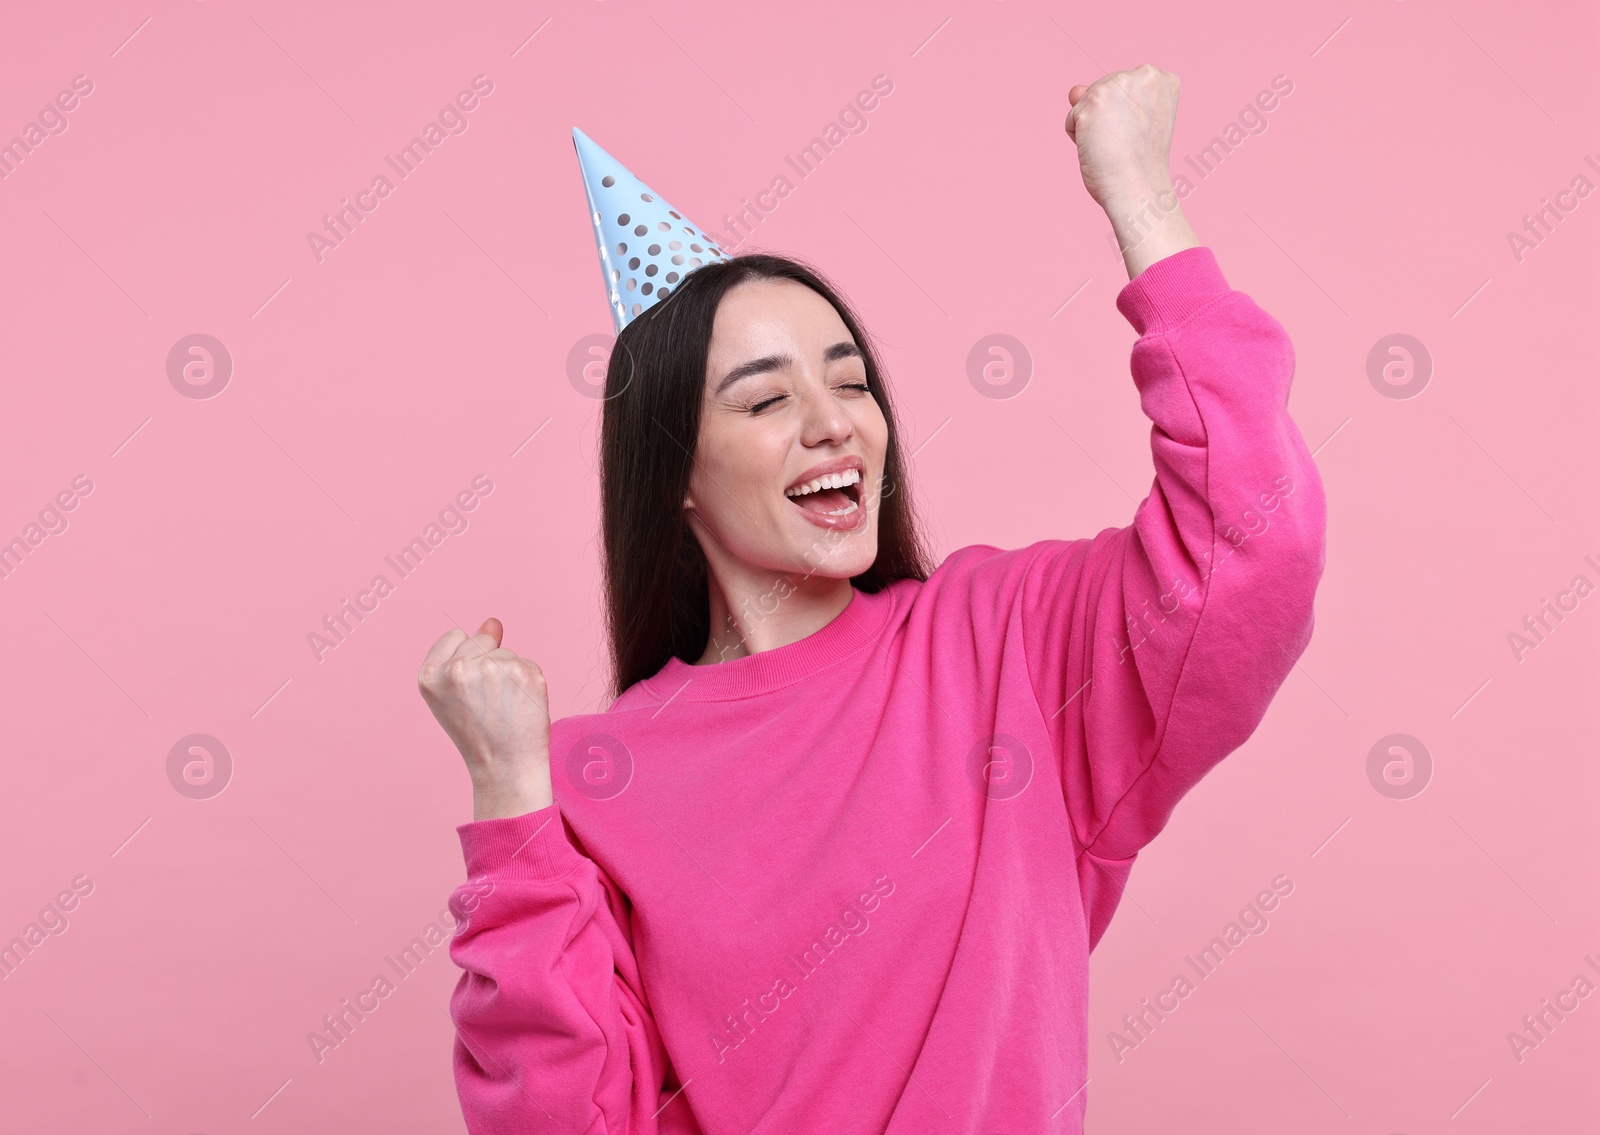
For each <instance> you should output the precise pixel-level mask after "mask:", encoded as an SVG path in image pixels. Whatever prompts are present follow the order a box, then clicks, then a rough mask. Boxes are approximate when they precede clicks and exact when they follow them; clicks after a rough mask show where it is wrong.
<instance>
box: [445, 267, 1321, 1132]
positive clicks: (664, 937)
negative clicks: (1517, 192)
mask: <svg viewBox="0 0 1600 1135" xmlns="http://www.w3.org/2000/svg"><path fill="white" fill-rule="evenodd" d="M1117 308H1118V310H1119V311H1121V312H1122V314H1123V315H1124V316H1125V317H1126V318H1127V320H1128V321H1129V322H1130V323H1131V324H1132V325H1133V327H1134V330H1135V331H1137V332H1138V334H1139V339H1138V341H1137V342H1136V343H1135V344H1134V346H1133V357H1132V369H1133V380H1134V383H1135V385H1137V387H1138V389H1139V395H1140V402H1141V405H1142V407H1143V409H1144V412H1145V413H1146V414H1147V415H1149V417H1150V419H1151V420H1152V422H1153V423H1154V427H1153V428H1152V430H1151V435H1150V444H1151V449H1152V451H1153V455H1154V458H1155V473H1156V476H1155V483H1154V484H1153V486H1152V487H1151V490H1150V494H1149V496H1147V497H1146V498H1145V499H1144V501H1142V502H1141V503H1140V505H1139V506H1138V508H1137V509H1136V510H1135V513H1134V518H1133V524H1132V526H1131V527H1127V528H1107V529H1105V530H1104V531H1102V532H1100V533H1099V534H1098V535H1096V536H1094V537H1093V538H1092V539H1079V540H1041V541H1039V542H1038V543H1036V544H1031V545H1029V546H1028V547H1025V548H1018V549H1015V550H1011V551H1002V550H1000V549H998V548H993V547H989V546H986V545H974V546H971V547H966V548H962V549H960V550H959V551H957V552H955V553H953V554H952V555H951V556H950V557H949V558H948V559H946V560H945V561H944V563H943V564H942V565H940V567H939V568H938V570H937V571H936V572H934V574H933V576H932V577H931V578H930V579H929V580H928V581H927V582H925V583H919V582H917V581H914V580H905V581H901V582H899V583H896V584H893V585H892V586H890V587H888V588H886V589H885V590H883V591H882V592H880V593H878V594H875V595H868V594H865V593H863V592H860V591H857V592H856V593H855V594H854V595H853V597H852V599H851V601H850V604H849V606H847V607H846V608H845V609H844V611H843V613H842V614H840V615H839V616H838V617H837V618H836V619H834V620H833V621H832V622H831V623H829V624H828V625H827V626H825V627H823V628H822V629H821V630H820V631H817V632H816V633H815V634H813V635H811V636H809V637H807V638H804V639H801V640H800V641H798V642H794V643H791V644H789V645H787V646H783V647H779V648H778V649H775V650H769V651H765V652H762V653H759V654H755V655H751V656H748V657H744V658H737V659H733V660H730V661H726V662H722V663H719V664H716V665H711V666H694V665H689V664H687V663H684V662H682V661H680V660H677V659H674V660H672V661H670V662H668V663H667V665H666V666H665V667H663V668H662V670H661V671H660V672H659V673H658V674H656V675H655V676H654V677H652V678H650V679H648V680H646V681H643V682H639V683H638V684H636V685H634V686H633V687H632V688H630V689H628V690H627V691H625V692H624V693H623V695H622V696H621V697H620V698H619V699H618V700H617V701H616V702H615V703H614V704H613V705H612V706H611V708H610V709H609V710H607V711H606V712H604V713H599V714H588V715H580V716H575V717H568V718H565V719H563V720H560V721H557V722H555V723H554V726H553V729H552V735H551V769H552V779H553V781H554V786H555V801H556V802H555V803H554V804H552V805H551V806H550V807H548V808H544V809H541V810H540V811H537V812H533V813H530V814H528V815H525V816H517V817H514V818H508V819H496V820H484V821H480V822H475V823H468V824H463V825H461V826H460V827H459V828H458V829H457V830H458V832H459V834H460V837H461V846H462V851H463V853H464V855H465V859H466V869H467V872H468V875H469V880H468V881H467V882H466V883H465V884H463V885H462V886H461V887H460V888H458V889H457V890H456V891H455V892H454V894H453V895H452V896H451V899H450V906H451V909H452V911H453V912H454V913H455V914H456V916H457V917H458V918H460V919H462V920H463V925H462V926H461V927H460V928H459V929H458V931H457V933H456V936H455V938H454V940H453V941H452V943H451V947H450V955H451V957H452V958H454V959H455V961H456V963H457V964H458V965H459V966H461V968H462V969H463V970H464V971H465V972H464V973H463V974H462V975H461V978H460V981H459V984H458V985H457V987H456V990H455V993H454V995H453V996H452V999H451V1003H450V1011H451V1016H452V1017H453V1019H454V1021H455V1024H456V1028H457V1040H456V1045H455V1055H454V1061H455V1076H456V1085H457V1089H458V1092H459V1094H460V1099H461V1107H462V1111H463V1114H464V1115H465V1118H466V1123H467V1128H468V1130H469V1131H471V1132H473V1133H474V1135H480V1133H490V1132H495V1133H499V1132H524V1131H526V1132H589V1133H601V1132H605V1133H621V1132H629V1133H644V1132H703V1133H705V1135H744V1133H745V1132H752V1131H759V1132H771V1133H774V1135H776V1133H783V1135H791V1133H794V1132H805V1131H827V1132H830V1133H839V1135H856V1133H859V1135H869V1133H871V1135H877V1133H879V1132H888V1133H890V1135H927V1133H929V1132H951V1133H955V1132H971V1133H981V1135H989V1133H992V1132H996V1131H1006V1132H1014V1133H1017V1132H1044V1131H1050V1132H1080V1131H1082V1129H1083V1116H1084V1110H1085V1101H1086V1098H1087V1097H1086V1095H1085V1092H1084V1088H1085V1082H1086V1081H1087V1079H1088V1071H1087V1069H1088V1054H1087V1050H1086V1048H1087V1032H1088V1029H1087V1007H1088V988H1089V973H1088V965H1089V951H1090V950H1091V949H1092V948H1093V947H1094V945H1095V943H1096V942H1097V941H1099V939H1100V936H1101V935H1102V934H1103V933H1105V929H1106V924H1107V923H1108V922H1109V921H1110V918H1111V915H1112V912H1113V911H1114V910H1115V909H1116V907H1117V902H1118V899H1119V898H1120V896H1121V893H1122V888H1123V886H1124V885H1125V884H1126V882H1127V879H1128V873H1129V871H1130V870H1131V869H1132V867H1133V861H1134V856H1135V855H1136V854H1137V853H1138V852H1139V849H1140V848H1142V847H1144V845H1145V844H1147V843H1148V842H1150V840H1151V839H1152V838H1154V836H1155V835H1156V833H1157V832H1159V831H1160V830H1161V828H1162V826H1163V825H1164V824H1165V823H1166V821H1167V817H1168V816H1169V815H1170V814H1171V812H1172V809H1173V806H1174V805H1176V804H1177V802H1178V800H1179V798H1181V797H1182V796H1183V794H1184V793H1185V792H1187V791H1188V790H1189V789H1190V788H1191V787H1192V786H1193V785H1194V784H1195V782H1196V781H1198V780H1199V779H1200V777H1202V776H1203V775H1205V772H1206V770H1208V769H1209V768H1211V767H1212V766H1213V765H1214V764H1216V763H1217V762H1218V761H1220V760H1221V759H1222V758H1223V757H1225V756H1226V755H1227V754H1228V753H1230V752H1231V751H1233V750H1234V749H1235V748H1237V747H1238V746H1239V745H1240V744H1241V743H1242V742H1243V741H1244V740H1245V739H1246V738H1248V737H1249V736H1250V734H1251V732H1252V731H1253V730H1254V729H1255V727H1256V725H1257V724H1258V723H1259V722H1260V721H1261V718H1262V715H1263V714H1264V713H1265V712H1266V709H1267V705H1268V703H1269V702H1270V701H1271V700H1272V696H1273V694H1274V693H1275V692H1276V691H1277V689H1278V686H1279V685H1280V683H1282V681H1283V680H1284V678H1285V677H1286V676H1287V675H1288V672H1289V668H1290V666H1291V665H1292V664H1293V663H1294V661H1295V659H1296V658H1298V657H1299V655H1300V653H1301V651H1302V650H1303V649H1304V648H1305V646H1306V643H1307V641H1308V640H1309V638H1310V635H1311V627H1312V598H1313V595H1314V593H1315V591H1316V586H1317V582H1318V580H1319V579H1320V578H1321V575H1322V566H1323V539H1324V529H1325V526H1326V525H1325V506H1324V500H1323V495H1322V485H1321V482H1320V480H1319V479H1318V476H1317V471H1316V467H1315V466H1314V465H1313V464H1312V461H1311V457H1310V454H1309V453H1308V452H1307V450H1306V445H1305V442H1304V441H1303V440H1302V438H1301V436H1300V433H1299V431H1298V430H1297V429H1296V427H1295V425H1294V422H1293V421H1291V420H1290V418H1289V414H1288V409H1287V404H1288V396H1289V381H1290V377H1291V375H1292V372H1293V369H1294V353H1293V349H1292V347H1291V346H1290V343H1289V339H1288V337H1287V335H1286V334H1285V332H1284V330H1283V328H1282V326H1280V325H1279V324H1278V322H1277V321H1276V320H1274V319H1273V318H1272V317H1271V316H1270V315H1268V314H1266V313H1265V312H1264V311H1262V310H1261V309H1260V308H1259V307H1257V306H1256V304H1255V303H1254V302H1253V301H1252V300H1251V299H1250V297H1249V296H1247V295H1245V294H1244V293H1243V292H1236V291H1232V290H1230V289H1229V287H1228V285H1227V283H1226V281H1225V280H1224V279H1223V277H1222V274H1221V272H1220V271H1219V269H1218V267H1217V263H1216V260H1215V259H1214V257H1213V255H1212V253H1211V250H1210V249H1208V248H1204V247H1201V248H1192V249H1187V250H1185V251H1183V252H1179V253H1177V254H1175V255H1173V256H1169V257H1167V258H1166V259H1164V260H1161V261H1159V262H1158V263H1156V264H1154V265H1152V266H1151V267H1149V268H1147V269H1146V270H1145V271H1144V272H1143V273H1141V274H1140V275H1139V277H1138V278H1137V279H1135V280H1133V281H1132V282H1130V283H1129V284H1128V285H1127V286H1126V287H1124V288H1123V289H1122V291H1121V292H1120V293H1119V294H1118V296H1117ZM1038 497H1039V500H1040V503H1041V505H1043V506H1045V507H1048V505H1049V501H1050V497H1051V493H1050V492H1048V491H1039V493H1038Z"/></svg>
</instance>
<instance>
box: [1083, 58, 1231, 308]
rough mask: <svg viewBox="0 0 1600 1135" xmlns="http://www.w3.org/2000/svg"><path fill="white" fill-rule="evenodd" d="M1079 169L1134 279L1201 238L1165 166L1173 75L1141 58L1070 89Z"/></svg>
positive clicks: (1174, 100) (1173, 108)
mask: <svg viewBox="0 0 1600 1135" xmlns="http://www.w3.org/2000/svg"><path fill="white" fill-rule="evenodd" d="M1067 101H1068V102H1069V103H1071V104H1072V109H1071V110H1070V111H1068V112H1067V121H1066V131H1067V137H1069V138H1071V139H1072V142H1073V144H1074V145H1075V146H1077V148H1078V170H1079V172H1080V173H1081V174H1082V175H1083V187H1084V188H1085V189H1087V190H1088V191H1089V196H1091V197H1093V198H1094V199H1095V201H1096V202H1097V203H1098V204H1099V205H1100V207H1101V208H1102V209H1104V210H1105V211H1106V216H1107V217H1108V218H1109V219H1110V221H1111V227H1112V229H1113V230H1114V231H1115V232H1116V235H1117V246H1118V248H1120V249H1121V251H1122V254H1123V260H1124V261H1125V262H1126V263H1127V266H1128V277H1129V278H1130V279H1132V278H1133V277H1135V276H1137V275H1138V274H1139V273H1140V272H1142V271H1144V270H1145V268H1147V267H1149V266H1150V265H1151V264H1154V263H1155V262H1156V261H1157V260H1161V259H1164V258H1165V257H1168V256H1171V255H1172V254H1173V253H1175V252H1180V251H1182V250H1183V249H1185V248H1193V247H1194V246H1195V245H1198V244H1199V243H1200V241H1199V239H1198V238H1197V237H1196V236H1195V235H1194V230H1193V229H1192V228H1191V227H1190V226H1189V222H1188V220H1187V218H1185V217H1184V215H1183V211H1182V210H1181V209H1180V208H1178V199H1177V195H1176V194H1175V193H1174V191H1173V187H1172V171H1171V167H1170V162H1171V151H1172V127H1173V124H1174V122H1176V120H1177V117H1178V76H1176V75H1174V74H1173V73H1172V72H1171V71H1162V70H1161V69H1159V68H1157V67H1152V66H1151V65H1150V64H1148V63H1146V64H1143V65H1142V66H1139V67H1135V68H1133V69H1132V70H1131V71H1113V72H1111V74H1109V75H1104V76H1102V77H1101V78H1099V79H1096V80H1095V81H1094V82H1092V83H1090V84H1088V85H1087V86H1085V85H1084V84H1082V83H1079V84H1078V85H1077V86H1075V87H1073V88H1072V89H1071V90H1070V91H1068V92H1067Z"/></svg>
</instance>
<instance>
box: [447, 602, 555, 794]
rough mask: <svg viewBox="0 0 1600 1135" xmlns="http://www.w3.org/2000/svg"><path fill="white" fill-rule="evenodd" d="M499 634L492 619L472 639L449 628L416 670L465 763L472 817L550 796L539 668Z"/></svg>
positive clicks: (547, 713) (547, 721)
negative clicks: (501, 641)
mask: <svg viewBox="0 0 1600 1135" xmlns="http://www.w3.org/2000/svg"><path fill="white" fill-rule="evenodd" d="M504 633H505V629H504V628H503V627H502V626H501V625H500V620H499V619H492V618H491V619H485V620H484V622H483V626H481V627H479V628H478V633H477V634H475V635H473V636H472V637H471V638H468V637H467V634H466V632H465V631H463V630H461V629H460V628H459V627H456V628H452V629H451V630H448V631H446V632H445V633H444V635H443V636H441V637H440V639H439V641H438V642H435V643H434V644H433V646H432V648H431V649H429V651H428V656H427V657H426V658H425V659H423V662H422V669H421V670H420V671H418V673H417V688H418V689H419V690H420V691H421V692H422V700H423V701H425V702H427V703H428V708H429V709H431V710H432V711H433V716H434V717H435V718H437V719H438V721H439V724H440V725H441V726H443V727H444V731H445V733H447V734H448V735H449V737H450V740H452V741H453V742H455V746H456V748H457V749H459V750H460V751H461V756H462V758H463V759H464V760H465V761H466V763H467V772H468V774H469V775H470V776H471V777H472V800H473V817H472V818H473V819H474V820H492V819H499V818H502V817H506V816H522V815H526V814H527V813H529V812H537V811H538V810H539V809H540V808H547V807H549V806H550V804H551V803H552V802H553V801H554V799H555V796H554V792H553V791H552V788H551V784H550V708H549V700H548V698H547V696H546V693H545V684H544V674H543V672H541V671H540V669H539V667H538V666H537V665H535V664H534V663H533V662H532V661H530V660H529V659H526V658H523V657H521V656H520V655H518V654H517V652H516V651H514V650H509V649H507V648H505V647H503V646H501V645H500V639H501V636H502V635H503V634H504Z"/></svg>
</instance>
